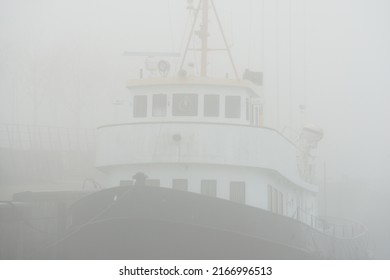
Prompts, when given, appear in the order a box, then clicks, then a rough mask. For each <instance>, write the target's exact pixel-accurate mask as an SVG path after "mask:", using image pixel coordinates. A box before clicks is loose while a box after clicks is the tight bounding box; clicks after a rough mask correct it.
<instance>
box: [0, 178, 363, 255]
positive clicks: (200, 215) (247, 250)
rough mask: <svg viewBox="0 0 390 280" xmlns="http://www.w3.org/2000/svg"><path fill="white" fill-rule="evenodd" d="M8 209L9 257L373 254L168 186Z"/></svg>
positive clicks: (50, 197) (5, 249) (22, 198)
mask: <svg viewBox="0 0 390 280" xmlns="http://www.w3.org/2000/svg"><path fill="white" fill-rule="evenodd" d="M77 197H80V198H77ZM72 200H76V201H75V202H74V203H71V204H69V206H67V203H69V202H70V201H72ZM4 210H7V211H4ZM1 214H2V223H1V224H2V225H5V223H8V227H2V230H5V231H6V233H8V234H6V235H5V236H4V235H3V238H2V240H1V243H0V246H1V247H0V248H1V251H0V252H1V254H0V256H1V257H2V258H7V259H10V258H24V259H25V258H33V259H346V258H347V259H359V258H363V259H364V258H368V256H367V253H366V252H367V248H365V247H364V246H365V244H367V243H366V236H365V235H363V236H360V237H359V238H338V237H336V236H332V235H329V234H326V233H325V232H321V231H319V230H316V229H314V228H312V227H310V226H308V225H306V224H304V223H302V222H300V221H298V220H296V219H292V218H288V217H286V216H282V215H277V214H274V213H272V212H269V211H265V210H262V209H258V208H254V207H249V206H246V205H242V204H239V203H234V202H231V201H228V200H222V199H218V198H213V197H207V196H204V195H199V194H195V193H189V192H184V191H176V190H172V189H167V188H161V187H149V186H131V187H116V188H110V189H106V190H101V191H95V192H85V191H80V192H47V193H44V192H41V193H32V192H26V193H20V194H17V195H15V202H14V203H12V204H9V205H8V206H6V205H2V211H1ZM48 214H49V216H50V217H49V216H48ZM7 215H8V217H6V216H7ZM4 219H5V220H4ZM328 226H330V225H328ZM5 231H3V232H5ZM7 236H8V237H10V236H13V238H12V239H10V238H8V239H7ZM4 237H5V238H4ZM7 240H8V241H12V240H13V241H14V242H6V241H7Z"/></svg>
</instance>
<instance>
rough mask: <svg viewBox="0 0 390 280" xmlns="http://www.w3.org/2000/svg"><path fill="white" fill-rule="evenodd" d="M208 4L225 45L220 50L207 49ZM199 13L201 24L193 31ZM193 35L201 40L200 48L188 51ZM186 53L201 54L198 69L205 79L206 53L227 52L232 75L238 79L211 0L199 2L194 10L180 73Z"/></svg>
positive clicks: (200, 0)
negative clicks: (198, 52) (194, 52)
mask: <svg viewBox="0 0 390 280" xmlns="http://www.w3.org/2000/svg"><path fill="white" fill-rule="evenodd" d="M209 2H210V3H211V7H212V10H213V12H214V15H215V18H216V19H217V23H218V27H219V30H220V32H221V35H222V39H223V42H224V45H225V47H224V48H221V49H210V48H209V47H208V36H209V33H208V22H209ZM200 11H201V12H202V22H201V23H200V28H199V30H197V31H194V29H195V25H196V22H197V19H198V16H199V12H200ZM194 34H195V35H197V36H198V37H199V38H200V40H201V48H200V49H193V48H191V49H190V47H189V46H190V42H191V40H192V38H193V36H194ZM188 51H200V52H201V67H200V69H201V72H200V75H201V77H207V63H208V52H209V51H227V53H228V56H229V60H230V62H231V65H232V67H233V71H234V74H235V76H236V79H237V80H239V79H240V78H239V76H238V72H237V68H236V66H235V64H234V61H233V57H232V54H231V52H230V47H229V45H228V43H227V40H226V36H225V33H224V31H223V28H222V24H221V21H220V19H219V16H218V13H217V9H216V8H215V4H214V1H213V0H199V4H198V7H197V8H196V10H195V17H194V21H193V22H192V26H191V31H190V34H189V37H188V40H187V43H186V48H185V50H184V54H183V58H182V61H181V64H180V68H179V69H180V71H181V70H183V65H184V62H185V60H186V57H187V53H188Z"/></svg>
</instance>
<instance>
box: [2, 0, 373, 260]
mask: <svg viewBox="0 0 390 280" xmlns="http://www.w3.org/2000/svg"><path fill="white" fill-rule="evenodd" d="M190 9H192V10H193V17H194V18H193V24H192V27H191V31H190V35H189V38H188V40H187V45H186V48H185V51H184V53H183V55H181V56H180V58H181V62H180V67H179V70H178V71H177V72H175V73H171V72H173V71H171V63H170V62H169V61H168V60H167V59H166V57H176V56H177V54H175V53H142V52H132V53H127V54H129V55H137V56H146V57H147V59H146V62H147V63H146V66H145V69H141V70H140V72H139V78H138V79H135V80H130V81H129V82H128V84H127V87H128V93H129V95H128V97H126V98H125V99H123V100H119V101H118V102H117V103H116V104H115V106H117V113H118V116H119V118H118V119H117V120H116V121H114V122H111V123H107V124H104V125H102V126H100V127H98V129H97V148H96V151H97V154H96V167H97V168H98V169H99V170H100V171H102V172H104V173H105V174H107V178H108V180H107V185H106V186H104V187H101V186H99V185H97V184H95V185H94V188H93V189H83V190H78V191H75V190H72V191H46V192H45V191H42V192H38V191H37V192H21V193H17V194H15V195H14V199H13V201H12V202H9V203H2V204H0V206H1V208H0V209H2V210H1V213H3V219H4V221H7V223H8V224H7V225H8V226H7V228H6V229H5V232H6V234H5V235H4V236H6V237H4V238H7V239H3V240H2V241H0V244H5V242H6V241H7V242H8V243H9V244H10V245H9V249H8V250H7V249H5V250H4V249H3V250H0V252H3V253H2V254H1V253H0V256H1V257H2V258H20V256H23V257H24V258H38V259H39V258H41V259H366V258H368V255H369V253H368V247H369V245H368V243H369V242H368V233H367V229H366V228H365V227H364V226H363V225H361V224H359V223H357V222H354V221H345V220H341V221H340V220H337V219H332V218H328V217H322V216H321V215H320V213H319V206H318V193H319V186H318V185H316V184H315V183H314V179H313V178H314V176H315V174H314V173H315V172H314V171H315V156H314V155H313V151H314V150H315V149H316V147H317V145H318V143H319V142H320V140H321V138H322V137H323V131H322V130H321V129H320V128H318V127H317V126H313V125H306V126H304V127H302V131H301V132H300V134H299V137H298V139H295V141H294V140H292V139H290V138H288V137H287V136H286V135H284V134H283V133H282V132H281V131H279V130H278V129H275V128H272V127H267V126H266V125H265V123H266V122H265V120H266V118H267V115H266V114H265V111H266V110H264V109H265V108H264V107H265V106H266V104H265V102H264V94H263V89H262V73H259V72H254V71H251V70H249V69H247V70H246V71H245V73H244V74H243V76H242V78H241V77H240V76H239V74H238V71H237V68H236V67H235V64H234V61H233V58H232V54H231V52H230V48H229V46H228V44H227V40H226V38H225V35H224V32H223V29H222V26H221V22H220V19H219V17H218V14H217V9H216V7H215V4H214V1H212V0H211V1H210V0H200V1H199V2H198V5H197V7H193V6H191V7H190ZM210 12H213V13H214V15H215V18H216V21H217V23H218V26H219V28H220V31H221V35H222V38H223V41H224V44H225V46H224V48H223V49H219V50H218V51H224V52H226V53H227V57H228V59H229V61H230V63H231V65H232V68H233V73H234V77H232V78H229V77H228V76H225V77H224V78H213V77H210V76H209V75H208V56H209V55H210V52H212V51H217V50H215V49H211V48H210V47H209V45H208V37H209V31H208V24H209V13H210ZM199 21H200V23H199V25H197V23H198V22H199ZM198 27H199V29H197V28H198ZM196 37H197V39H198V40H199V41H200V47H199V48H198V49H194V48H191V47H190V42H191V40H193V39H194V38H196ZM190 51H195V52H199V54H200V61H201V64H200V67H199V69H200V71H199V75H196V74H195V72H196V71H195V70H194V69H195V66H194V64H193V63H188V64H186V57H187V54H188V52H190ZM145 70H146V71H147V72H148V76H147V75H145V73H144V72H145ZM145 76H147V77H145ZM3 224H4V222H3ZM15 233H18V234H15ZM7 236H8V237H7ZM11 237H12V238H11ZM9 240H14V243H13V242H9ZM21 251H23V253H21Z"/></svg>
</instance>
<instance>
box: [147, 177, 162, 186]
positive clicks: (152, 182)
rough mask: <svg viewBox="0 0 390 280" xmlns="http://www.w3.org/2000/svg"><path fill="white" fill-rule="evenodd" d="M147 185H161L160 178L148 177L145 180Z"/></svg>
mask: <svg viewBox="0 0 390 280" xmlns="http://www.w3.org/2000/svg"><path fill="white" fill-rule="evenodd" d="M145 185H146V186H150V187H159V186H160V180H158V179H147V180H146V181H145Z"/></svg>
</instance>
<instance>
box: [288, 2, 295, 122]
mask: <svg viewBox="0 0 390 280" xmlns="http://www.w3.org/2000/svg"><path fill="white" fill-rule="evenodd" d="M288 8H289V18H288V21H289V38H288V40H289V42H288V45H289V81H288V83H289V87H288V88H289V103H290V104H289V119H290V128H291V129H293V125H294V119H293V100H294V98H293V89H292V87H293V84H292V73H293V72H292V69H293V62H292V48H293V46H292V43H293V42H292V41H293V36H292V33H293V29H292V23H293V20H292V0H290V1H289V7H288Z"/></svg>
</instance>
